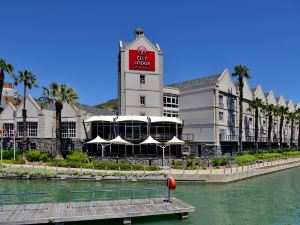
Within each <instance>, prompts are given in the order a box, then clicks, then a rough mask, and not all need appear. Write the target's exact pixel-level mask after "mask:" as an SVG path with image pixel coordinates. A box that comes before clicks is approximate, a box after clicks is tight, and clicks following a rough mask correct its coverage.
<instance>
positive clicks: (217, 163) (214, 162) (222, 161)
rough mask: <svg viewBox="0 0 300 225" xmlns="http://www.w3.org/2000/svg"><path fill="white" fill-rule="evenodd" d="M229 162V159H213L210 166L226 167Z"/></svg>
mask: <svg viewBox="0 0 300 225" xmlns="http://www.w3.org/2000/svg"><path fill="white" fill-rule="evenodd" d="M230 160H232V158H231V157H222V158H213V159H212V165H213V166H214V167H216V166H219V167H220V166H228V165H229V163H230Z"/></svg>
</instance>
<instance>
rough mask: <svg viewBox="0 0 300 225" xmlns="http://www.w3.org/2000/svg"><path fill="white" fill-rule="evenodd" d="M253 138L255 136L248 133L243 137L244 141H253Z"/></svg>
mask: <svg viewBox="0 0 300 225" xmlns="http://www.w3.org/2000/svg"><path fill="white" fill-rule="evenodd" d="M254 140H255V137H254V136H250V135H249V136H246V137H245V141H246V142H254Z"/></svg>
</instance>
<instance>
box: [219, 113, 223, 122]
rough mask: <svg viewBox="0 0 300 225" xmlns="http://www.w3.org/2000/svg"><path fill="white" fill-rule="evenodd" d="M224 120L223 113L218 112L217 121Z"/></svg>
mask: <svg viewBox="0 0 300 225" xmlns="http://www.w3.org/2000/svg"><path fill="white" fill-rule="evenodd" d="M223 119H224V113H223V112H219V120H223Z"/></svg>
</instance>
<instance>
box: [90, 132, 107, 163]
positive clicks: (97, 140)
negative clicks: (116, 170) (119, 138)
mask: <svg viewBox="0 0 300 225" xmlns="http://www.w3.org/2000/svg"><path fill="white" fill-rule="evenodd" d="M86 144H97V149H98V144H100V145H101V150H102V151H101V156H102V158H103V157H104V149H105V147H106V146H108V145H109V141H107V140H104V139H102V138H101V137H99V136H97V137H96V138H95V139H93V140H91V141H89V142H87V143H86Z"/></svg>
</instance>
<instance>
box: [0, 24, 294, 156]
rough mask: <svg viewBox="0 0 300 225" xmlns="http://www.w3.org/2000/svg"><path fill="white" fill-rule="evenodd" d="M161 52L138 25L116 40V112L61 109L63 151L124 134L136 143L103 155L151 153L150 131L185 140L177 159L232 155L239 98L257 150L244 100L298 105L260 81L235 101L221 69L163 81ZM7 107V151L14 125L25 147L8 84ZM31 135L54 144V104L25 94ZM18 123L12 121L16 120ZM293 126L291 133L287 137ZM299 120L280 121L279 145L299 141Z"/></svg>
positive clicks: (264, 122) (248, 137)
mask: <svg viewBox="0 0 300 225" xmlns="http://www.w3.org/2000/svg"><path fill="white" fill-rule="evenodd" d="M163 76H164V73H163V51H162V49H161V47H160V46H159V45H158V44H153V43H152V42H150V41H149V40H148V38H147V37H146V36H145V34H144V31H143V29H140V28H138V29H136V30H135V32H134V38H133V40H132V41H131V42H124V41H120V43H119V55H118V112H117V113H114V112H112V111H108V110H103V109H98V108H95V107H91V106H87V105H83V104H80V105H79V106H71V105H69V104H67V103H65V104H64V108H63V111H62V138H63V148H64V149H86V150H88V151H89V153H90V154H100V153H99V152H98V151H97V146H96V145H90V146H87V145H84V143H85V142H87V141H88V140H91V139H93V138H95V137H97V136H98V135H99V136H100V137H101V138H103V139H106V140H110V139H113V138H115V137H117V136H121V137H122V138H123V139H125V140H127V141H129V142H131V143H132V144H134V145H111V146H110V148H109V151H107V152H106V155H107V156H109V155H110V156H148V157H155V156H158V155H160V154H161V151H160V148H159V147H157V146H156V145H154V146H142V145H140V143H141V142H142V141H144V140H145V139H146V138H147V137H148V136H149V135H151V136H152V137H153V138H154V139H156V140H157V141H160V142H162V143H164V142H166V141H168V140H170V139H172V138H173V137H174V136H176V137H177V138H179V139H182V140H184V141H186V145H185V146H183V147H180V146H172V148H171V154H172V155H176V156H181V155H182V151H189V152H190V153H191V154H194V155H197V156H202V157H205V156H207V155H218V154H222V153H234V152H236V151H237V149H238V129H239V127H238V125H239V121H238V119H239V107H238V105H239V102H240V101H242V102H243V110H244V111H243V147H244V149H252V148H254V123H255V121H254V111H253V110H251V109H249V103H250V102H251V101H252V100H253V99H255V98H259V99H261V100H262V101H263V102H264V103H268V104H273V105H282V106H288V107H289V110H290V111H291V112H293V111H294V110H295V109H297V108H299V107H300V105H295V104H294V103H293V101H292V100H290V101H288V102H287V101H286V100H285V98H284V97H283V96H280V97H276V96H275V94H274V92H273V91H269V92H267V93H266V92H264V90H263V88H262V86H261V85H258V86H257V87H256V88H254V89H251V87H250V86H249V84H248V82H247V80H244V89H243V91H244V98H243V99H240V98H239V90H238V85H237V83H235V82H234V80H233V78H232V76H231V73H230V71H229V70H228V69H225V70H224V71H223V72H221V73H219V74H215V75H212V76H206V77H201V78H197V79H193V80H189V81H183V82H180V83H176V84H170V85H166V86H164V82H163ZM3 96H4V97H3V98H4V99H3V104H4V107H3V108H4V110H3V112H2V113H1V114H0V127H2V128H4V129H5V130H6V132H5V133H3V135H4V139H3V146H4V148H11V144H12V138H13V134H14V131H13V130H14V127H16V130H17V132H16V140H17V145H18V147H19V148H22V141H21V139H22V135H23V134H22V116H21V115H22V99H21V98H18V97H17V93H16V92H15V90H14V89H13V87H12V86H10V85H7V86H6V90H5V91H4V95H3ZM26 102H27V111H28V119H27V122H28V135H29V140H30V145H29V146H30V148H31V149H35V148H38V149H45V150H48V151H53V146H55V145H54V143H55V108H54V105H49V106H48V107H47V108H45V109H42V108H41V104H40V102H39V101H38V100H36V99H33V98H32V97H31V96H29V95H28V96H27V97H26ZM14 124H15V125H14ZM279 125H280V123H279V118H277V117H274V119H273V124H272V128H273V129H272V140H271V141H272V146H273V147H278V142H279V141H278V140H279ZM267 129H268V119H267V118H266V116H265V115H264V114H263V113H262V112H260V114H259V136H258V140H259V146H260V147H261V148H265V147H266V142H267ZM291 129H294V137H293V138H292V139H293V141H292V142H291V141H290V140H291ZM297 137H298V125H297V124H296V123H295V124H294V127H291V123H289V121H288V120H286V119H285V121H284V128H283V143H284V146H285V147H294V146H296V145H297V142H298V141H297Z"/></svg>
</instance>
